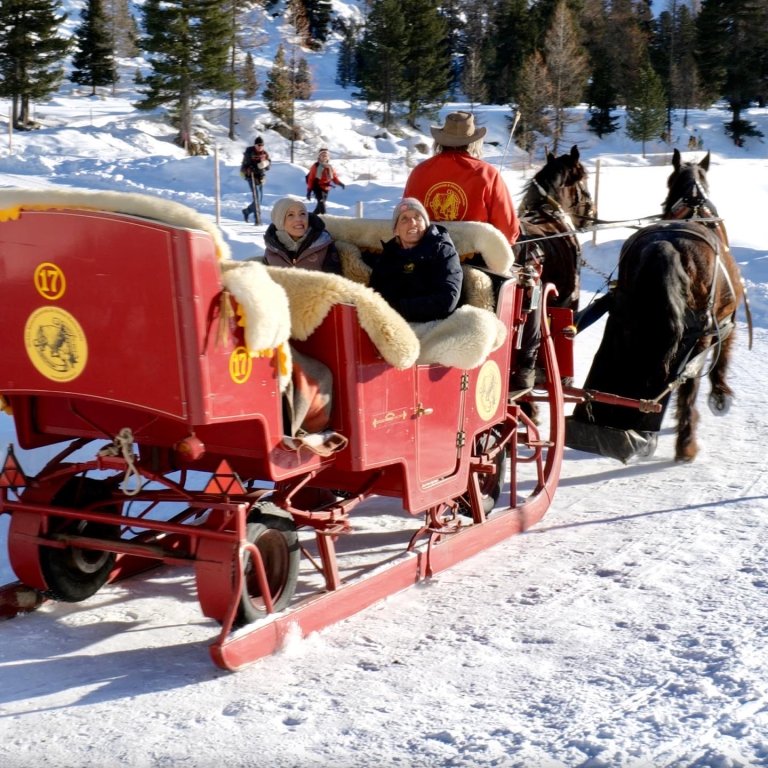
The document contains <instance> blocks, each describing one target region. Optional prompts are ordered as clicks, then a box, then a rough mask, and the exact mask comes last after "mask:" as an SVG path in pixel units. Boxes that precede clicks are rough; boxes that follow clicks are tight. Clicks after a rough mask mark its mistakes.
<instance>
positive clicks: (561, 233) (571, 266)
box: [518, 145, 593, 310]
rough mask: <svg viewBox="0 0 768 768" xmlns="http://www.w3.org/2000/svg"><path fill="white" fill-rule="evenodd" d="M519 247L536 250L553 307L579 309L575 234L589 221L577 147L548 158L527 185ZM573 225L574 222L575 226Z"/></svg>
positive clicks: (588, 200) (589, 206)
mask: <svg viewBox="0 0 768 768" xmlns="http://www.w3.org/2000/svg"><path fill="white" fill-rule="evenodd" d="M518 213H519V217H520V227H521V231H522V235H523V237H522V238H521V247H523V248H527V249H528V250H529V251H530V246H531V245H536V246H538V251H539V256H538V258H539V260H540V261H541V271H542V275H541V279H542V282H544V283H553V284H554V285H555V287H556V288H557V293H558V295H557V298H556V299H554V300H553V301H551V303H553V304H554V305H555V306H559V307H570V308H571V309H573V310H576V309H577V308H578V304H579V290H580V268H581V245H580V243H579V241H578V239H577V238H576V234H575V233H576V229H577V227H581V226H583V225H584V223H585V222H587V221H589V220H591V219H592V215H593V207H592V197H591V195H590V194H589V190H588V189H587V171H586V169H585V168H584V166H583V165H582V164H581V161H580V160H579V149H578V147H577V146H576V145H574V146H573V147H572V148H571V151H570V153H569V154H566V155H560V157H555V156H554V155H553V154H552V153H549V154H548V155H547V163H546V165H545V166H544V167H543V168H541V170H539V171H538V172H537V173H536V175H535V176H534V177H533V178H532V179H531V181H529V182H528V184H527V185H526V187H525V191H524V193H523V199H522V202H521V203H520V206H519V211H518ZM574 220H575V221H574Z"/></svg>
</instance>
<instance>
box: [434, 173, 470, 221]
mask: <svg viewBox="0 0 768 768" xmlns="http://www.w3.org/2000/svg"><path fill="white" fill-rule="evenodd" d="M424 207H425V208H426V209H427V211H428V212H429V216H430V218H431V219H434V220H435V221H463V220H464V216H466V213H467V195H466V193H465V192H464V190H463V189H462V188H461V187H460V186H459V185H458V184H454V183H453V182H451V181H441V182H439V183H438V184H433V185H432V186H431V187H430V188H429V190H428V191H427V194H426V195H425V199H424Z"/></svg>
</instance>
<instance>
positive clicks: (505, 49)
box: [485, 0, 536, 104]
mask: <svg viewBox="0 0 768 768" xmlns="http://www.w3.org/2000/svg"><path fill="white" fill-rule="evenodd" d="M535 37H536V35H535V33H534V24H533V18H532V16H531V14H530V11H529V8H528V2H527V0H494V5H493V6H492V9H491V29H490V33H489V39H488V46H487V49H486V50H487V56H488V58H487V61H486V66H485V70H486V73H487V77H486V82H487V85H488V95H489V98H490V99H491V102H492V103H494V104H508V103H510V102H513V101H515V100H516V99H517V98H518V97H519V96H521V87H520V85H519V83H518V77H519V74H520V69H521V67H522V65H523V61H524V60H525V59H526V57H528V56H529V55H530V54H531V53H533V51H534V50H535V44H534V42H533V41H534V39H535Z"/></svg>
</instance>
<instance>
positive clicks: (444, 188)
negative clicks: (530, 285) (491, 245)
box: [403, 112, 541, 396]
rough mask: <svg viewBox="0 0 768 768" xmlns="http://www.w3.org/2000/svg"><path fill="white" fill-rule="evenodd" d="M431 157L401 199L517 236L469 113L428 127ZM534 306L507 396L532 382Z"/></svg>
mask: <svg viewBox="0 0 768 768" xmlns="http://www.w3.org/2000/svg"><path fill="white" fill-rule="evenodd" d="M430 131H431V132H432V136H433V138H434V140H435V148H434V156H433V157H430V158H429V159H428V160H424V161H423V162H421V163H419V164H418V165H417V166H416V167H415V168H414V169H413V170H412V171H411V173H410V175H409V176H408V181H406V183H405V191H404V192H403V197H415V198H416V199H417V200H420V201H421V203H422V204H423V205H424V207H425V208H426V209H427V211H428V213H429V215H430V217H431V218H432V220H433V221H482V222H486V223H488V224H492V225H493V226H494V227H496V229H498V230H499V231H500V232H501V233H502V234H503V235H504V237H506V239H507V240H508V242H509V244H510V245H514V244H515V242H517V238H518V237H519V236H520V222H519V220H518V218H517V213H516V212H515V206H514V205H513V203H512V197H511V195H510V194H509V189H508V188H507V185H506V183H505V182H504V179H503V178H502V177H501V173H499V170H498V169H497V168H495V167H494V166H492V165H491V164H490V163H488V162H486V161H485V160H483V159H482V150H483V136H485V133H486V129H485V128H482V127H481V128H476V127H475V118H474V115H473V114H472V113H471V112H451V113H450V114H448V115H446V118H445V125H443V126H442V127H436V126H432V127H431V128H430ZM540 309H541V307H540V306H539V307H538V309H537V310H536V311H534V312H531V313H530V314H529V316H528V320H527V321H526V323H525V329H524V331H523V339H522V348H521V349H520V351H519V353H518V355H517V360H516V365H515V370H514V371H513V372H512V374H511V376H510V381H509V390H510V394H514V395H515V396H519V395H521V394H523V393H525V392H527V391H529V390H530V389H532V388H533V385H534V383H535V380H536V357H537V354H538V351H539V345H540V343H541V328H540V321H541V315H540Z"/></svg>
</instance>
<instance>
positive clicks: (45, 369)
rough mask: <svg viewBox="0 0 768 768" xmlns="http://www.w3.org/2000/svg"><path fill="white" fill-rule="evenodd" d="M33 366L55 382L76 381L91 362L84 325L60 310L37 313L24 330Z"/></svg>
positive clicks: (39, 310) (25, 342) (53, 308)
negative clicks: (89, 360)
mask: <svg viewBox="0 0 768 768" xmlns="http://www.w3.org/2000/svg"><path fill="white" fill-rule="evenodd" d="M24 346H25V348H26V350H27V355H28V357H29V359H30V361H31V362H32V365H34V366H35V368H36V369H37V370H38V371H39V372H40V373H42V374H43V376H45V377H46V378H47V379H51V381H72V380H73V379H76V378H77V377H78V376H79V375H80V374H81V373H82V372H83V371H84V370H85V366H86V363H87V362H88V341H87V339H86V337H85V333H84V332H83V329H82V327H81V326H80V323H78V322H77V320H75V318H74V317H73V316H72V315H71V314H70V313H69V312H67V311H65V310H63V309H58V308H57V307H41V308H40V309H36V310H35V311H34V312H33V313H32V314H31V315H30V316H29V318H28V319H27V322H26V325H25V326H24Z"/></svg>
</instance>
